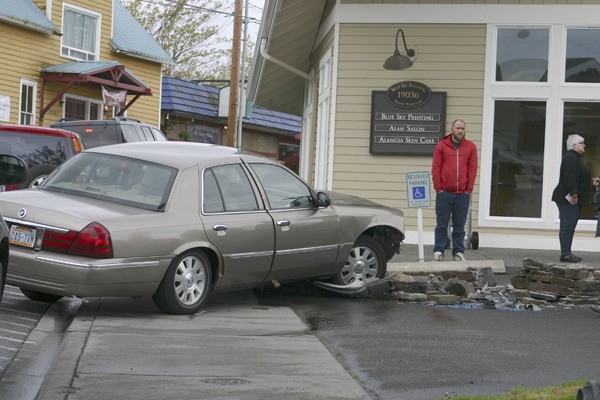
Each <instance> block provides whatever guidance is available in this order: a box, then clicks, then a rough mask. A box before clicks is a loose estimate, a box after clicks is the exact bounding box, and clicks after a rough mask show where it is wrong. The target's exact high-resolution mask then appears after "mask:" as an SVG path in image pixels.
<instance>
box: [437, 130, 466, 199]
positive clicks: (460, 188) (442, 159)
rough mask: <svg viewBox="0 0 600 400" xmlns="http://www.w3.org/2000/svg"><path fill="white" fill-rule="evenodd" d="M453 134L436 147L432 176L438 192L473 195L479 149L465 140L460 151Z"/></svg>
mask: <svg viewBox="0 0 600 400" xmlns="http://www.w3.org/2000/svg"><path fill="white" fill-rule="evenodd" d="M451 137H452V134H449V135H446V136H444V138H443V139H442V140H441V141H440V142H439V143H438V144H437V145H436V146H435V150H434V151H433V161H432V163H431V176H432V178H433V187H434V189H435V191H436V192H441V191H442V190H445V191H447V192H449V193H465V192H466V193H469V194H471V193H473V186H474V185H475V177H476V176H477V147H476V146H475V143H473V142H471V141H470V140H467V139H466V138H463V140H462V141H461V142H460V146H458V149H457V148H455V147H454V144H452V139H451Z"/></svg>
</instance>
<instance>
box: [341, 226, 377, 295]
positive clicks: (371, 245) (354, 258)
mask: <svg viewBox="0 0 600 400" xmlns="http://www.w3.org/2000/svg"><path fill="white" fill-rule="evenodd" d="M384 254H385V252H384V250H383V246H382V245H381V243H379V242H378V241H377V240H375V239H373V238H372V237H371V236H366V235H362V236H360V237H359V238H358V239H356V242H354V246H353V247H352V249H351V250H350V254H348V259H347V260H346V264H345V265H344V266H343V267H342V270H341V271H340V272H339V273H338V274H337V275H336V277H335V283H337V284H338V285H349V284H351V283H352V282H354V281H356V280H361V281H364V280H366V279H369V278H383V277H384V276H385V273H386V271H387V260H386V258H385V255H384Z"/></svg>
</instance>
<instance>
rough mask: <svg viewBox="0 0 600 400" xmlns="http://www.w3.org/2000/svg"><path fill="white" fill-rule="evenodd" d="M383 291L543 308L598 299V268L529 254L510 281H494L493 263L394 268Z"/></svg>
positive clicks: (407, 297) (439, 301)
mask: <svg viewBox="0 0 600 400" xmlns="http://www.w3.org/2000/svg"><path fill="white" fill-rule="evenodd" d="M390 287H391V289H390V290H389V291H388V292H386V293H379V295H380V296H381V295H383V296H385V297H389V298H393V299H396V300H400V301H410V302H420V303H425V304H429V305H445V306H464V307H474V306H478V307H482V308H498V309H514V310H541V307H544V306H554V305H563V306H572V305H577V304H600V270H595V269H594V268H591V267H588V266H586V265H583V264H578V265H572V264H555V263H545V262H543V261H541V260H538V259H531V258H526V259H524V260H523V268H522V269H521V270H520V271H519V273H518V274H517V275H516V276H514V277H513V278H512V279H511V284H510V285H501V286H497V285H496V280H495V277H494V273H493V271H492V269H491V268H490V267H480V268H478V267H469V268H467V270H466V271H465V270H460V271H444V272H440V273H439V274H438V275H434V274H428V275H424V274H396V275H395V276H394V280H393V282H392V283H391V284H390Z"/></svg>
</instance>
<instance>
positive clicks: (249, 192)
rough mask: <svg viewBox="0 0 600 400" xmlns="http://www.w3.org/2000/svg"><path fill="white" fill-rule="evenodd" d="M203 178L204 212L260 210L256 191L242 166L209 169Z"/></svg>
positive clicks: (232, 165) (222, 166) (228, 165)
mask: <svg viewBox="0 0 600 400" xmlns="http://www.w3.org/2000/svg"><path fill="white" fill-rule="evenodd" d="M203 177H204V178H203V185H202V187H203V194H202V210H203V211H204V212H234V211H256V210H258V202H257V201H256V196H255V195H254V190H253V189H252V185H251V184H250V180H249V179H248V176H247V175H246V173H245V172H244V170H243V168H242V167H241V165H239V164H227V165H219V166H216V167H212V168H207V169H205V170H204V174H203Z"/></svg>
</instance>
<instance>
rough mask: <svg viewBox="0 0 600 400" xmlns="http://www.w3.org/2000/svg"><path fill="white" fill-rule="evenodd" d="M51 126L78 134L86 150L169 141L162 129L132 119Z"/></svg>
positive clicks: (70, 121) (89, 121) (76, 121)
mask: <svg viewBox="0 0 600 400" xmlns="http://www.w3.org/2000/svg"><path fill="white" fill-rule="evenodd" d="M50 126H51V127H53V128H60V129H66V130H68V131H71V132H75V133H78V134H79V135H80V136H81V138H82V139H83V143H84V144H85V148H86V149H91V148H94V147H98V146H106V145H109V144H118V143H130V142H164V141H166V140H167V138H166V137H165V135H164V134H163V133H162V132H161V131H160V129H158V128H156V127H154V126H152V125H149V124H145V123H143V122H142V121H140V120H137V119H132V118H119V117H116V118H113V119H110V120H61V121H58V122H56V123H54V124H52V125H50Z"/></svg>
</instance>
